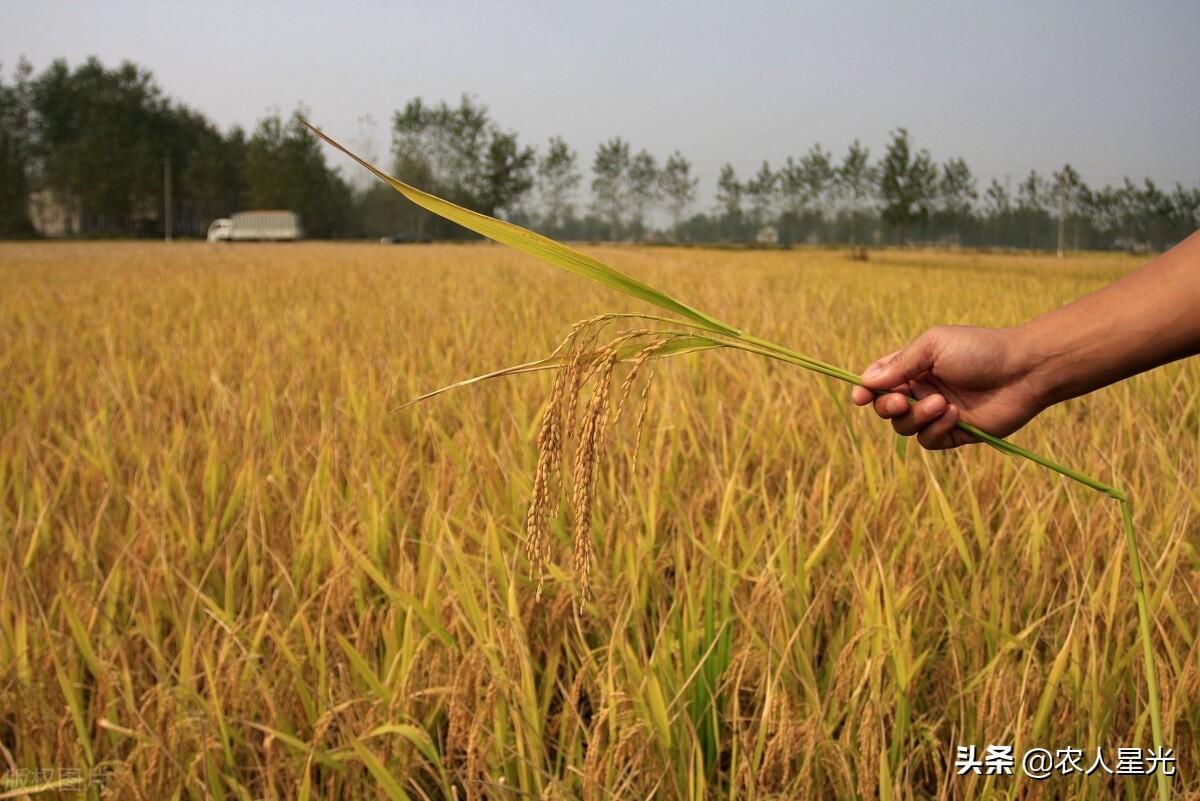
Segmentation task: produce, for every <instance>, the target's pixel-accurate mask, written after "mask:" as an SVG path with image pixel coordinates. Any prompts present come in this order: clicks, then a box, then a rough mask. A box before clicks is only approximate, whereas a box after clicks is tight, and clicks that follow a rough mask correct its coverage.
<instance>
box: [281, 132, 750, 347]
mask: <svg viewBox="0 0 1200 801" xmlns="http://www.w3.org/2000/svg"><path fill="white" fill-rule="evenodd" d="M302 122H303V123H304V124H305V125H307V126H308V127H309V129H311V130H312V132H313V133H315V134H316V135H317V136H319V137H321V138H322V139H324V140H325V141H326V142H328V143H329V144H331V145H333V146H334V147H336V148H337V149H338V150H340V151H342V152H343V153H345V154H346V155H347V156H349V157H350V158H352V159H354V160H355V161H357V162H358V163H359V164H361V165H362V166H364V167H366V168H367V169H368V170H370V171H371V172H372V173H374V174H375V175H376V176H377V177H378V178H379V179H380V180H383V181H385V182H387V183H388V184H390V185H391V186H392V188H393V189H395V190H396V191H397V192H399V193H400V194H402V195H404V196H405V197H406V198H408V199H409V200H411V201H412V202H413V203H416V204H417V205H418V206H420V207H421V208H423V209H425V210H426V211H431V212H433V213H434V214H436V215H438V216H439V217H444V218H446V219H447V220H450V221H452V222H456V223H458V224H459V225H461V226H462V227H463V228H467V229H470V230H472V231H474V232H475V233H477V234H479V235H480V236H485V237H487V238H488V239H491V240H493V241H495V242H499V243H500V244H502V245H508V246H509V247H513V248H516V249H517V250H522V251H524V252H526V253H530V254H532V255H534V256H537V257H538V258H541V259H544V260H545V261H548V262H550V263H551V264H554V265H557V266H559V267H562V268H564V269H566V270H570V271H571V272H573V273H575V274H576V275H581V276H583V277H584V278H587V279H590V280H592V281H595V282H597V283H600V284H604V285H605V286H607V287H610V288H612V289H615V290H617V291H618V292H624V293H625V294H626V295H629V296H630V297H634V298H637V299H638V300H644V301H646V302H647V303H650V304H653V305H655V306H657V307H659V308H660V309H665V310H667V311H669V312H674V313H675V314H678V315H680V316H682V317H685V318H687V319H688V320H691V321H692V322H694V323H697V324H699V325H700V326H702V327H704V328H706V329H707V330H709V331H712V332H714V333H718V334H724V335H726V336H736V335H737V334H738V333H739V332H738V330H737V329H735V328H732V327H731V326H728V325H726V324H725V323H722V322H720V321H719V320H716V319H714V318H712V317H710V316H709V315H707V314H705V313H704V312H702V311H700V310H698V309H693V308H692V307H691V306H689V305H687V304H686V303H683V302H681V301H678V300H676V299H675V298H673V297H671V296H670V295H668V294H666V293H665V292H659V291H658V290H657V289H655V288H654V287H652V286H648V285H646V284H643V283H642V282H641V281H639V280H637V279H636V278H633V277H632V276H629V275H626V274H625V273H623V272H621V271H620V270H615V269H613V268H612V267H609V266H608V265H607V264H604V263H602V262H599V261H597V260H596V259H594V258H592V257H591V256H588V255H586V254H584V253H580V252H579V251H578V250H575V249H574V248H570V247H567V246H566V245H564V244H562V243H561V242H557V241H555V240H553V239H551V238H550V237H547V236H542V235H541V234H539V233H536V232H534V231H530V230H529V229H528V228H522V227H521V226H519V225H513V224H512V223H509V222H504V221H503V220H497V219H496V218H495V217H489V216H487V215H486V214H480V213H479V212H477V211H471V210H470V209H465V208H463V207H462V206H459V205H457V204H455V203H451V202H450V201H448V200H443V199H442V198H440V197H438V196H436V195H431V194H429V193H428V192H425V191H423V190H420V189H417V188H416V187H415V186H412V185H410V184H406V183H404V182H403V181H401V180H399V179H398V178H393V177H392V176H390V175H388V174H387V173H385V172H384V171H383V170H381V169H379V168H378V167H376V166H375V165H374V164H371V163H370V162H368V161H365V160H364V159H362V158H359V157H358V156H357V155H355V154H354V153H351V152H350V151H349V150H347V149H346V148H344V147H343V146H342V145H341V144H340V143H338V142H337V141H335V140H333V139H331V138H330V137H328V136H326V135H325V133H324V132H323V131H322V130H321V129H320V128H317V127H316V126H314V125H313V124H312V123H310V122H308V120H303V119H302Z"/></svg>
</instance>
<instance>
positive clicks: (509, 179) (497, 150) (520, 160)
mask: <svg viewBox="0 0 1200 801" xmlns="http://www.w3.org/2000/svg"><path fill="white" fill-rule="evenodd" d="M534 158H535V156H534V152H533V149H532V148H529V147H521V146H520V144H518V142H517V135H516V134H515V133H513V132H512V131H509V132H503V131H499V130H492V131H491V132H490V133H489V140H488V145H487V155H486V157H485V159H484V163H483V185H482V186H481V187H480V190H479V196H480V197H479V205H478V206H477V208H478V210H479V211H481V212H483V213H484V214H487V215H489V216H493V217H497V216H498V217H505V216H509V215H511V214H512V213H513V212H514V211H515V210H516V209H517V207H518V205H519V204H520V202H521V199H522V198H523V197H524V196H525V194H526V193H527V192H528V191H529V190H530V188H531V187H532V186H533V166H534Z"/></svg>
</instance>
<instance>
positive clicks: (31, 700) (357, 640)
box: [0, 244, 1200, 798]
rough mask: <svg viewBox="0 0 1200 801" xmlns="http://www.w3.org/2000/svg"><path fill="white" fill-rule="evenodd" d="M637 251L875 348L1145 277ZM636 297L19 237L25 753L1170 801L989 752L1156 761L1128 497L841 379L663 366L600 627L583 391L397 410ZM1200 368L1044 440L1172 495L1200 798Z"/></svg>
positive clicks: (624, 467) (601, 485)
mask: <svg viewBox="0 0 1200 801" xmlns="http://www.w3.org/2000/svg"><path fill="white" fill-rule="evenodd" d="M594 252H595V253H597V254H598V255H599V256H600V257H601V258H602V259H603V260H604V261H606V262H609V263H612V264H614V265H616V266H618V267H620V268H622V269H623V270H624V271H625V272H627V273H629V274H631V275H636V276H638V277H639V278H640V279H642V280H644V281H645V282H646V283H647V284H649V285H652V286H657V285H662V286H671V287H673V288H675V291H676V292H677V293H678V295H679V296H680V297H686V298H688V299H689V300H691V301H693V302H694V303H696V304H697V308H703V309H713V310H719V311H720V312H721V317H722V318H723V319H730V320H737V321H738V322H739V324H742V325H744V326H745V327H746V329H747V330H753V331H755V332H757V333H758V334H759V335H760V336H762V337H764V338H767V339H769V340H771V341H780V342H789V343H793V344H794V345H795V347H796V348H797V349H798V350H799V351H800V352H804V353H819V354H821V356H822V358H823V359H827V360H828V361H829V362H830V363H834V364H844V365H861V364H865V363H866V362H867V361H869V360H870V359H872V358H874V357H875V356H876V355H878V353H880V352H884V349H885V348H886V347H888V346H889V345H893V344H894V343H895V342H897V341H900V340H902V339H905V338H906V337H907V336H909V335H911V334H912V333H914V332H916V331H917V330H919V329H920V328H922V327H924V326H926V325H931V324H934V323H938V322H967V321H970V322H977V323H983V324H997V325H999V324H1006V323H1012V322H1015V321H1017V320H1020V319H1023V318H1025V317H1027V316H1028V315H1030V314H1033V313H1036V312H1037V311H1039V310H1041V309H1044V308H1046V307H1048V306H1050V305H1053V304H1055V303H1059V302H1062V301H1064V300H1066V299H1068V298H1069V297H1072V296H1074V295H1076V294H1078V293H1080V292H1083V291H1086V290H1087V289H1090V288H1093V287H1095V286H1098V285H1100V284H1101V283H1103V282H1105V281H1107V280H1110V279H1111V278H1113V277H1115V276H1116V275H1119V274H1121V273H1122V272H1123V271H1124V270H1126V269H1129V268H1130V267H1132V266H1133V265H1134V264H1135V263H1136V262H1135V261H1134V260H1131V259H1127V258H1124V257H1117V256H1087V257H1079V258H1072V259H1068V260H1067V261H1066V262H1065V263H1058V262H1056V261H1055V260H1053V259H1042V258H1033V257H1013V256H990V255H989V256H980V255H972V254H969V253H964V254H947V253H923V252H881V253H873V254H872V260H871V261H870V262H868V263H865V264H863V263H857V262H850V261H848V260H846V258H845V256H844V254H837V253H826V252H821V251H800V252H764V253H758V252H746V253H741V252H730V251H703V250H689V251H680V250H670V249H663V250H650V249H633V248H610V249H603V248H601V249H597V250H596V251H594ZM531 270H540V271H539V272H537V273H536V275H537V280H536V281H530V280H529V278H530V275H531V273H530V271H531ZM983 299H986V302H984V300H983ZM611 305H612V301H611V297H609V296H607V295H606V294H605V293H604V292H603V290H601V289H599V288H598V287H593V286H590V285H587V284H583V283H582V282H577V281H575V280H573V278H571V277H570V276H565V275H561V274H558V273H554V272H552V271H549V270H544V269H540V268H537V267H536V266H534V265H533V264H532V263H531V262H530V261H529V260H528V259H527V258H525V257H523V256H520V255H517V254H513V253H510V252H508V251H505V250H501V249H497V248H494V247H488V246H440V245H436V246H422V247H413V248H383V247H381V246H350V245H339V246H334V245H321V244H306V245H297V246H281V247H267V246H263V247H258V246H246V247H230V248H210V247H206V246H204V245H183V244H179V245H177V246H174V247H171V248H165V247H163V246H159V245H152V244H111V245H110V244H89V245H54V244H44V245H6V246H3V247H2V248H0V343H2V346H0V372H2V373H3V374H4V376H5V377H6V379H7V380H6V381H4V382H3V383H0V432H2V438H0V546H2V547H3V563H2V564H3V567H2V568H0V569H2V571H3V572H2V576H3V578H2V583H0V671H2V672H0V745H3V748H4V751H3V753H0V757H2V758H4V759H5V760H6V761H8V762H10V764H12V765H14V766H18V767H23V768H33V767H42V768H49V767H55V766H58V767H86V766H88V765H108V766H111V768H112V771H113V772H112V775H111V779H110V784H109V786H110V791H111V792H112V793H113V795H114V797H130V798H137V797H143V798H160V797H184V798H204V797H226V798H275V797H277V798H295V797H309V798H323V797H364V796H365V797H375V796H376V795H377V794H380V793H382V794H384V795H386V796H389V797H395V798H403V797H411V798H422V797H428V798H440V797H453V796H454V794H455V793H457V796H458V797H459V798H466V797H468V796H473V797H479V798H482V797H491V798H504V797H513V798H520V797H530V796H532V797H538V798H575V797H591V798H608V797H610V795H609V793H612V794H615V795H616V796H618V797H626V796H630V795H637V794H647V793H652V792H653V793H657V794H658V795H659V796H660V797H664V798H684V797H687V798H701V797H716V798H721V797H736V798H796V797H838V798H854V797H860V798H875V797H878V798H924V797H929V796H931V795H940V796H942V797H947V798H983V797H993V796H999V797H1042V796H1046V797H1062V798H1106V797H1121V798H1126V797H1133V798H1149V797H1152V796H1153V794H1154V791H1155V788H1154V784H1153V782H1152V781H1147V780H1145V779H1141V778H1133V777H1112V778H1106V779H1103V780H1097V779H1095V778H1093V779H1085V778H1082V777H1080V776H1072V777H1069V778H1065V779H1063V778H1056V779H1053V780H1050V781H1048V782H1046V783H1038V782H1032V781H1029V780H1027V779H1024V778H1020V777H995V776H993V777H971V778H954V777H952V776H950V775H949V773H950V770H949V764H950V760H952V758H953V753H954V747H955V746H956V745H958V744H967V743H975V744H977V745H979V746H983V745H985V744H987V743H1012V744H1013V745H1015V746H1017V749H1018V752H1019V751H1020V750H1022V749H1023V748H1025V747H1029V746H1032V745H1042V746H1045V747H1048V748H1051V749H1053V748H1058V747H1066V746H1076V747H1080V748H1083V749H1094V748H1095V747H1096V746H1097V745H1103V746H1105V747H1106V748H1107V749H1108V750H1107V752H1106V756H1107V759H1108V761H1109V764H1110V765H1112V764H1113V763H1114V762H1115V759H1114V756H1113V752H1112V749H1114V748H1115V747H1117V746H1134V745H1142V746H1146V745H1149V743H1150V740H1151V732H1150V726H1151V721H1150V718H1149V714H1148V711H1147V709H1148V708H1147V703H1146V700H1147V699H1146V697H1145V688H1146V687H1147V682H1146V675H1145V669H1144V664H1143V653H1142V650H1141V649H1142V645H1141V642H1140V641H1139V634H1138V622H1137V618H1136V617H1135V616H1134V615H1133V614H1131V609H1130V606H1129V604H1128V601H1127V599H1128V590H1127V588H1128V587H1129V584H1130V581H1131V577H1130V573H1129V570H1130V566H1129V565H1128V563H1127V562H1126V561H1125V560H1124V558H1123V553H1124V547H1125V543H1124V540H1123V538H1122V536H1121V532H1120V529H1119V527H1118V526H1117V521H1116V516H1115V514H1114V510H1113V508H1112V504H1111V503H1109V502H1108V501H1107V500H1106V499H1105V498H1103V497H1101V496H1100V495H1099V494H1098V493H1095V492H1091V491H1084V490H1083V489H1082V488H1079V487H1077V486H1076V485H1074V482H1069V481H1052V480H1047V475H1046V473H1045V472H1044V471H1043V470H1040V469H1036V468H1035V467H1034V466H1033V465H1029V464H1023V463H1021V462H1019V461H1016V460H1012V459H1009V458H1007V457H1006V456H1005V455H1003V454H1000V453H997V452H994V451H991V450H988V449H984V448H978V447H977V448H972V449H969V450H966V451H962V452H954V453H949V454H926V453H924V452H921V451H919V450H918V449H909V450H908V452H907V453H906V454H905V455H904V456H903V457H902V456H900V455H899V454H898V453H897V452H896V450H895V449H894V447H893V439H892V437H891V436H890V432H889V431H888V430H887V429H886V426H881V425H880V424H879V423H878V421H876V420H873V419H870V417H869V415H867V414H864V413H860V412H859V410H854V409H852V408H851V407H850V406H849V404H848V402H847V401H846V399H845V397H844V395H845V391H844V389H843V388H842V387H841V386H840V385H835V384H832V383H826V382H820V381H813V380H812V379H811V378H810V377H808V376H806V375H804V374H801V373H800V371H796V370H792V369H790V367H787V366H785V365H783V364H780V363H778V362H774V361H771V360H766V359H753V358H750V357H748V356H747V355H745V354H734V353H722V352H718V353H705V354H697V355H691V356H681V357H678V358H673V359H671V360H668V361H664V362H662V363H660V364H657V365H656V366H655V367H654V372H655V374H656V377H655V379H654V381H655V383H654V387H653V389H652V393H653V399H652V405H651V408H650V411H649V413H648V414H647V417H646V419H645V422H644V431H643V434H642V442H641V445H640V448H639V449H638V456H637V460H636V464H635V462H634V458H633V452H634V448H633V440H634V438H635V431H634V429H635V428H636V426H634V425H622V426H617V427H614V428H612V429H610V435H611V437H612V438H613V439H614V442H613V444H612V446H611V447H610V450H609V455H608V458H607V459H606V460H605V461H604V462H602V463H601V467H600V469H599V470H598V472H597V474H596V485H595V500H594V503H593V505H592V509H593V511H592V521H593V526H592V531H593V535H594V537H595V548H594V550H593V560H592V575H591V582H592V590H593V599H592V600H591V601H590V602H589V603H588V605H587V609H586V612H587V613H586V614H584V615H577V614H576V612H575V609H574V605H575V602H576V600H577V598H578V595H579V593H578V589H579V587H578V583H577V580H576V578H575V577H574V575H573V572H572V570H571V565H570V562H569V560H555V559H551V560H549V561H548V562H547V577H546V579H545V582H544V585H543V590H542V598H541V600H540V602H535V601H534V596H535V594H536V589H537V587H536V584H537V580H536V576H535V575H534V572H533V571H532V570H531V569H530V566H529V565H528V564H527V560H526V559H525V557H524V556H523V550H522V548H523V544H524V540H525V523H526V513H527V503H528V499H529V497H530V496H531V493H532V482H533V479H534V476H535V473H536V470H535V468H536V463H537V452H536V443H535V438H536V433H537V430H538V426H539V421H540V418H541V413H542V411H543V409H542V407H543V405H544V401H545V400H546V399H547V398H548V397H549V396H550V392H551V388H552V385H553V377H552V376H551V375H550V374H547V373H541V372H539V373H533V374H531V375H527V376H524V377H521V378H519V379H512V380H507V381H500V382H491V383H489V384H488V385H487V386H486V387H474V388H464V389H462V390H459V391H458V392H457V393H456V394H455V395H453V396H451V397H449V398H447V399H446V402H438V403H433V404H427V405H425V406H423V407H421V408H420V409H417V410H409V411H406V412H404V413H392V411H393V410H394V409H395V407H396V406H398V405H399V404H401V403H402V402H403V401H405V400H407V399H409V398H412V397H414V396H415V395H417V394H419V393H420V392H422V391H424V390H427V389H429V388H430V387H432V386H438V385H441V384H447V383H450V382H451V381H453V380H455V379H456V378H459V377H461V376H462V375H469V374H475V373H479V372H482V371H484V370H487V369H491V368H493V367H495V366H497V365H502V364H511V363H513V362H517V361H530V360H535V359H537V358H539V357H541V356H543V355H545V354H547V353H549V352H551V351H552V350H553V348H554V346H555V345H556V344H557V343H558V341H559V340H560V339H561V336H562V333H563V332H564V331H566V330H568V329H569V328H570V325H571V323H572V321H575V320H578V319H580V318H583V317H585V316H587V315H588V314H591V313H594V312H595V310H596V309H599V308H605V307H608V306H611ZM635 310H637V309H635ZM1198 378H1200V366H1197V365H1196V364H1195V363H1183V364H1177V365H1173V366H1169V367H1166V368H1164V369H1162V370H1159V371H1155V372H1154V373H1152V374H1148V375H1144V376H1140V377H1138V378H1136V379H1134V380H1132V381H1130V382H1126V383H1124V384H1122V385H1120V386H1116V387H1112V388H1110V389H1107V390H1104V391H1102V392H1100V393H1097V394H1095V395H1093V396H1091V397H1089V398H1088V399H1084V400H1080V401H1074V402H1071V403H1068V404H1066V405H1064V406H1062V407H1057V408H1055V409H1052V410H1050V411H1049V412H1048V413H1047V414H1045V415H1043V416H1042V417H1041V418H1039V420H1038V421H1036V422H1035V423H1034V424H1032V425H1031V426H1030V427H1029V428H1028V429H1026V430H1025V431H1023V432H1022V433H1021V435H1020V437H1019V439H1020V441H1021V442H1023V443H1025V444H1026V445H1027V446H1028V447H1029V448H1030V449H1031V450H1033V451H1036V452H1039V453H1045V454H1048V455H1052V456H1053V458H1054V459H1055V460H1057V461H1058V462H1061V463H1062V464H1067V465H1072V466H1073V467H1075V468H1077V469H1078V470H1080V471H1081V472H1083V473H1085V474H1087V475H1091V476H1096V477H1098V478H1100V479H1102V480H1104V481H1105V482H1106V483H1109V484H1115V483H1117V477H1119V478H1120V482H1121V484H1122V487H1123V488H1124V489H1125V490H1127V491H1128V492H1129V494H1130V495H1131V496H1132V497H1134V498H1137V499H1138V509H1137V511H1138V517H1137V521H1138V526H1139V530H1138V537H1139V541H1140V543H1141V546H1142V553H1143V556H1144V557H1145V564H1144V565H1143V567H1144V569H1145V572H1146V586H1147V587H1148V589H1149V590H1150V593H1149V597H1148V599H1147V600H1148V609H1147V611H1148V623H1149V624H1150V625H1152V629H1153V633H1154V645H1155V648H1154V651H1153V654H1152V655H1153V656H1154V657H1155V658H1156V660H1157V669H1158V673H1159V679H1160V687H1161V689H1162V691H1163V698H1162V709H1163V716H1162V717H1163V731H1164V739H1165V741H1166V742H1167V744H1168V745H1170V746H1173V747H1174V748H1175V751H1176V754H1177V756H1178V759H1179V762H1180V766H1181V767H1180V770H1181V774H1182V775H1181V776H1179V777H1177V779H1176V781H1175V786H1174V789H1175V791H1176V792H1177V793H1179V794H1181V795H1186V794H1187V793H1194V792H1196V791H1197V790H1200V785H1197V783H1196V781H1197V780H1196V778H1195V775H1194V771H1193V770H1191V769H1190V768H1189V766H1194V765H1195V764H1196V762H1197V758H1198V757H1200V746H1198V745H1197V740H1198V738H1197V737H1196V732H1197V731H1198V730H1200V703H1198V701H1200V684H1198V679H1197V676H1198V668H1200V664H1197V662H1198V656H1197V648H1196V642H1195V637H1196V622H1195V621H1196V620H1197V619H1198V614H1197V613H1198V611H1200V609H1198V607H1200V604H1198V603H1197V597H1196V593H1195V577H1196V575H1197V571H1198V570H1200V554H1197V551H1196V543H1197V536H1196V533H1197V530H1198V529H1197V513H1198V512H1200V496H1198V495H1197V494H1196V490H1195V486H1196V485H1197V483H1198V482H1197V481H1196V475H1197V456H1198V454H1200V428H1198V425H1200V382H1198V381H1197V379H1198ZM567 522H568V521H567V520H565V519H564V518H563V517H561V516H559V517H554V518H552V519H551V520H550V521H549V523H548V529H547V531H548V536H549V538H550V545H551V546H552V547H553V549H554V552H555V553H561V552H568V551H570V550H571V548H572V532H571V531H570V530H569V529H568V527H567ZM502 788H504V789H502ZM51 796H52V794H51ZM65 797H77V796H75V795H66V796H65Z"/></svg>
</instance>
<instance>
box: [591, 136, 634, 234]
mask: <svg viewBox="0 0 1200 801" xmlns="http://www.w3.org/2000/svg"><path fill="white" fill-rule="evenodd" d="M629 168H630V158H629V143H628V142H626V141H625V140H623V139H621V138H620V137H616V138H615V139H610V140H609V141H607V142H605V143H604V144H602V145H600V147H598V148H597V149H596V158H595V159H594V160H593V161H592V176H593V177H592V196H593V202H592V207H593V209H594V210H595V212H596V214H597V216H599V217H600V218H601V219H602V220H604V221H605V222H606V223H607V224H608V238H609V240H610V241H616V239H617V237H618V236H619V235H620V232H621V225H622V223H623V220H624V215H625V207H626V204H627V203H628V202H629Z"/></svg>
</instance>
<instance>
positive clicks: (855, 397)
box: [850, 350, 900, 406]
mask: <svg viewBox="0 0 1200 801" xmlns="http://www.w3.org/2000/svg"><path fill="white" fill-rule="evenodd" d="M899 354H900V351H898V350H895V351H892V352H891V353H889V354H888V355H887V356H884V357H882V358H879V359H876V360H875V361H873V362H871V364H869V365H867V369H866V370H863V374H864V375H866V374H867V373H870V372H872V371H877V370H880V369H882V368H883V365H885V364H887V363H888V362H890V361H892V359H895V358H896V356H898V355H899ZM879 389H890V387H879ZM876 397H877V396H876V395H875V393H874V392H872V391H871V390H869V389H867V388H866V387H859V386H856V387H854V388H853V389H852V390H850V400H852V401H854V404H855V405H856V406H866V405H867V404H868V403H871V402H872V401H874V400H875V398H876Z"/></svg>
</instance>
